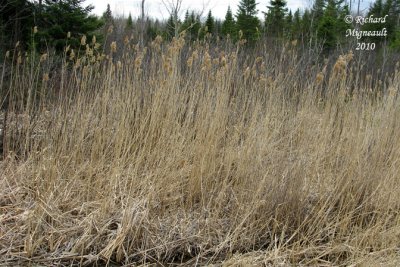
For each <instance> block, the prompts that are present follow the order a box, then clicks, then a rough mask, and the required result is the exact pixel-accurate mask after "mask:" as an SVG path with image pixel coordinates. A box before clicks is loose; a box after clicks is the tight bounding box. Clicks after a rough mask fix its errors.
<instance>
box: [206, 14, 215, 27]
mask: <svg viewBox="0 0 400 267" xmlns="http://www.w3.org/2000/svg"><path fill="white" fill-rule="evenodd" d="M205 26H206V29H207V32H208V33H214V30H215V21H214V17H213V15H212V13H211V10H210V11H209V12H208V15H207V20H206V23H205Z"/></svg>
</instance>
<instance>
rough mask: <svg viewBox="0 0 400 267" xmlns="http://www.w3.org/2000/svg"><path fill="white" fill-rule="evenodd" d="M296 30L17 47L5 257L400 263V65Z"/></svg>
mask: <svg viewBox="0 0 400 267" xmlns="http://www.w3.org/2000/svg"><path fill="white" fill-rule="evenodd" d="M85 45H86V43H85ZM295 45H296V44H294V43H293V44H288V45H287V46H285V47H283V48H282V49H283V50H282V52H281V54H278V55H276V54H274V55H271V54H269V53H268V51H266V50H265V51H264V50H263V51H262V53H260V55H261V56H260V57H256V56H252V55H250V56H247V57H246V56H245V55H243V53H242V52H241V51H242V49H243V48H241V47H240V46H238V47H237V48H233V49H223V48H219V49H214V48H210V47H208V46H207V45H192V46H190V45H187V44H185V43H184V41H183V39H178V40H177V39H174V40H173V42H172V43H171V44H165V43H163V42H162V40H161V38H157V39H156V40H155V41H154V42H153V43H152V45H151V46H149V47H148V48H141V47H138V46H134V45H132V44H130V43H129V41H127V42H126V43H125V44H124V45H123V44H119V43H118V44H117V43H112V47H111V51H110V53H107V54H106V55H105V54H102V53H101V52H99V51H97V50H96V49H95V46H96V42H95V41H94V43H93V44H88V45H87V46H82V47H86V48H83V49H82V50H81V51H73V52H72V50H71V49H69V48H67V49H66V52H65V56H64V57H63V59H62V62H61V63H59V64H58V65H56V66H58V67H56V68H52V67H51V66H53V65H54V64H52V63H51V61H52V60H54V57H52V56H47V55H46V56H43V55H42V56H40V55H37V56H36V59H35V58H33V57H31V56H30V55H27V57H26V58H25V57H24V55H23V54H20V55H18V52H16V53H15V55H14V59H12V58H11V57H10V58H9V59H8V60H7V61H6V63H5V64H4V68H6V69H7V73H8V76H7V75H5V76H4V75H3V79H2V84H3V85H4V87H5V88H6V89H7V94H6V100H7V103H8V105H7V106H8V107H7V112H6V113H5V114H3V115H4V117H5V119H4V121H5V122H4V125H6V127H4V129H3V133H4V144H3V146H4V148H3V149H4V155H5V157H4V159H3V160H2V161H1V162H0V165H1V168H0V177H1V179H0V199H1V201H0V214H1V215H0V233H1V234H0V258H1V261H0V262H2V263H3V264H6V265H14V264H27V263H38V264H43V265H54V264H57V265H70V264H77V265H90V264H95V263H97V264H103V263H108V264H111V263H113V264H146V263H154V264H158V265H167V264H173V263H174V264H182V265H189V266H194V265H206V264H212V263H221V264H222V265H224V266H231V265H235V266H249V265H250V264H255V265H263V264H264V265H272V266H274V265H277V264H283V265H290V264H293V265H304V266H309V265H321V266H327V265H352V264H353V266H362V265H363V266H372V265H376V264H384V265H393V266H396V265H398V264H400V260H399V253H400V251H399V244H400V215H399V207H400V183H399V178H400V177H399V170H400V161H399V158H400V121H399V119H398V118H399V116H400V100H399V98H398V92H397V90H398V88H399V86H400V73H399V69H397V70H396V71H395V74H394V75H392V76H388V77H386V80H384V81H378V80H374V79H375V78H373V77H372V76H365V75H363V76H362V75H360V71H359V66H358V65H357V56H358V55H353V54H352V53H346V54H344V55H342V56H340V57H339V58H338V59H337V61H336V62H335V64H331V66H330V65H329V64H328V62H325V63H326V64H325V63H323V62H322V63H316V64H315V65H313V66H312V65H311V64H307V65H305V64H304V63H303V60H304V58H302V57H301V55H299V54H298V53H296V52H295V51H296V49H295ZM118 52H120V53H121V55H122V56H120V57H116V54H117V53H118ZM4 77H6V78H4ZM7 77H8V78H7ZM0 264H1V263H0Z"/></svg>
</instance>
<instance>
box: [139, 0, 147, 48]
mask: <svg viewBox="0 0 400 267" xmlns="http://www.w3.org/2000/svg"><path fill="white" fill-rule="evenodd" d="M145 1H146V0H141V5H140V10H141V15H140V45H141V46H143V45H144V30H145V13H144V3H145Z"/></svg>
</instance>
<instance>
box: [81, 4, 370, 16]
mask: <svg viewBox="0 0 400 267" xmlns="http://www.w3.org/2000/svg"><path fill="white" fill-rule="evenodd" d="M167 1H173V0H166V2H167ZM348 1H350V0H348ZM353 1H355V0H353ZM372 1H373V0H361V4H362V7H363V8H364V9H365V8H367V7H368V6H369V3H370V2H372ZM239 2H240V0H214V1H213V0H183V3H182V9H181V10H182V11H181V13H182V14H180V15H181V17H183V16H184V13H185V12H186V10H188V9H189V10H197V11H201V10H204V14H203V17H205V16H206V15H207V13H208V10H210V9H211V11H212V13H213V15H214V16H215V17H217V18H220V19H223V18H224V17H225V14H226V10H227V8H228V6H229V5H230V6H231V9H232V11H233V14H236V10H237V6H238V4H239ZM269 2H270V0H258V1H257V3H258V5H257V8H258V10H259V17H260V18H263V17H264V16H263V14H262V12H261V11H266V10H267V5H269ZM312 2H313V0H287V5H288V7H289V9H291V10H292V11H293V12H294V11H295V10H296V9H297V8H300V9H304V8H305V7H310V6H311V5H312ZM107 3H109V4H110V7H111V11H112V12H113V15H114V16H128V14H129V13H131V14H132V16H133V17H138V16H139V14H140V3H141V0H86V1H85V4H92V5H93V6H94V7H95V9H94V10H93V12H94V13H96V14H97V15H101V14H103V12H104V11H105V10H106V8H107ZM353 6H356V4H353ZM145 9H146V12H147V15H148V16H150V17H153V18H159V19H160V20H162V19H167V18H168V13H167V12H166V9H165V7H164V5H163V4H162V1H161V0H146V2H145Z"/></svg>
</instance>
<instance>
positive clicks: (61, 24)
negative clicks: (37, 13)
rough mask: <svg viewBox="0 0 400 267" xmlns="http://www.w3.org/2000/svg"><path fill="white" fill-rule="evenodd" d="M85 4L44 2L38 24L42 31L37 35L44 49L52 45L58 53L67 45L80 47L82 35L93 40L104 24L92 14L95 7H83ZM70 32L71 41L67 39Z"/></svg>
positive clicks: (74, 0) (78, 0)
mask: <svg viewBox="0 0 400 267" xmlns="http://www.w3.org/2000/svg"><path fill="white" fill-rule="evenodd" d="M83 3H84V0H64V1H58V2H54V1H52V0H46V1H45V2H44V5H43V8H42V10H41V18H40V21H39V23H38V24H39V25H38V26H39V29H42V30H41V31H39V33H38V34H37V38H38V39H39V40H38V42H39V43H40V44H41V46H42V47H43V48H46V47H47V46H48V44H50V45H51V46H53V47H55V48H56V50H57V51H62V50H63V48H64V46H65V45H66V44H67V43H68V44H69V45H71V46H72V47H74V46H75V47H77V46H79V44H80V38H81V36H82V35H86V36H87V39H88V40H90V39H91V37H92V36H93V35H94V32H95V31H96V30H97V29H98V28H100V27H101V26H102V25H103V22H102V21H101V20H100V19H98V18H97V17H96V16H94V15H91V14H90V12H91V11H92V10H93V8H94V7H93V6H91V5H89V6H86V7H83ZM68 32H70V33H71V38H70V39H68V38H67V33H68ZM99 37H100V36H98V38H97V39H99Z"/></svg>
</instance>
